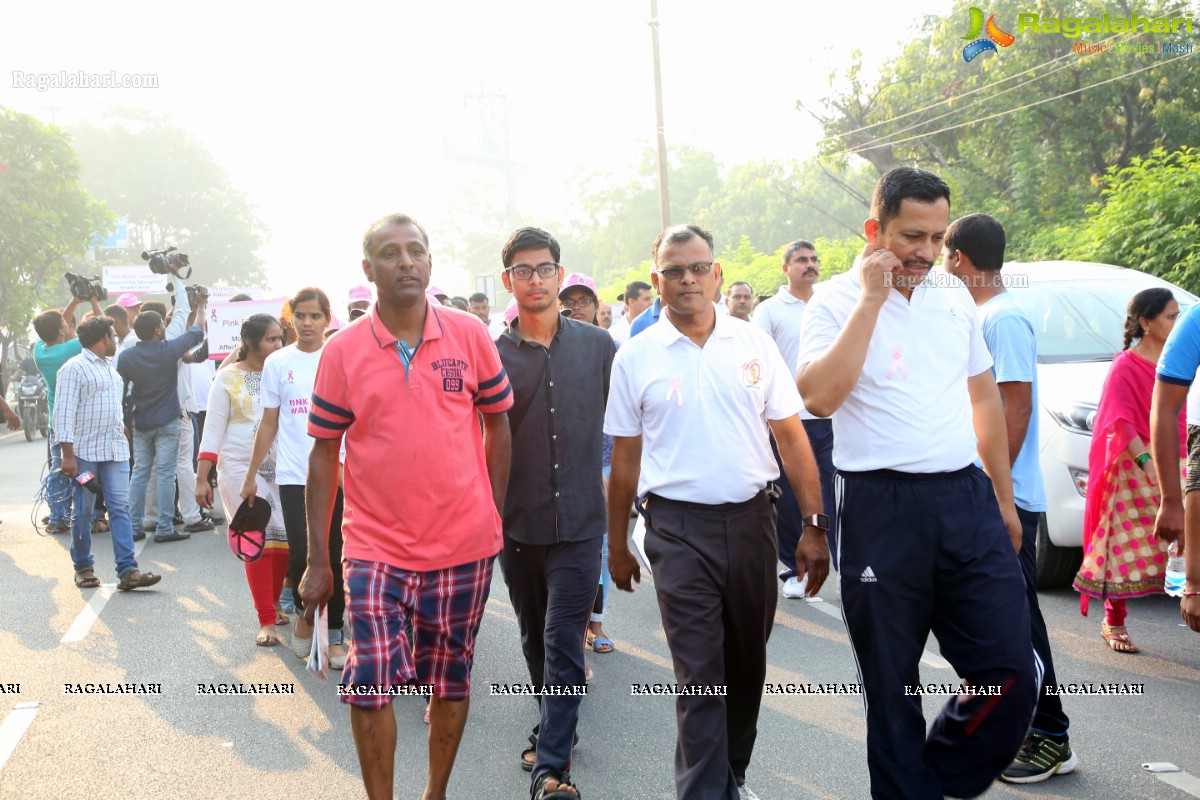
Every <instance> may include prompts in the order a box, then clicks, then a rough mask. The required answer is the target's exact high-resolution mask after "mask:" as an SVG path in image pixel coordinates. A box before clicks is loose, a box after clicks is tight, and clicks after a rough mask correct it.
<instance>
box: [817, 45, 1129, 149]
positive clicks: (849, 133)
mask: <svg viewBox="0 0 1200 800" xmlns="http://www.w3.org/2000/svg"><path fill="white" fill-rule="evenodd" d="M1124 35H1126V34H1125V33H1115V34H1113V35H1112V36H1109V37H1108V38H1107V39H1101V40H1100V41H1099V42H1097V43H1096V44H1104V43H1105V42H1108V41H1111V40H1113V39H1116V38H1118V37H1120V36H1124ZM1072 55H1074V53H1072V52H1066V53H1063V54H1062V55H1061V56H1056V57H1055V58H1052V59H1050V60H1049V61H1045V62H1043V63H1041V64H1037V65H1035V66H1032V67H1030V68H1029V69H1026V70H1023V71H1022V72H1018V73H1015V74H1013V75H1009V76H1008V77H1007V78H1001V79H1000V80H998V81H996V82H994V83H989V84H987V85H985V86H980V87H978V88H976V89H972V90H970V91H969V92H963V93H962V94H960V95H955V96H954V97H947V98H945V99H944V100H939V101H938V102H936V103H931V104H930V105H927V106H925V107H924V108H918V109H916V110H915V111H908V112H905V113H903V114H901V115H900V116H898V117H890V118H889V119H885V120H882V121H880V122H873V123H871V124H870V125H864V126H863V127H861V128H855V129H854V130H852V131H846V132H845V133H839V134H838V136H841V137H846V136H852V135H854V134H856V133H862V132H863V131H869V130H871V129H872V128H878V127H879V126H880V125H887V124H889V123H892V122H897V121H899V120H902V119H905V118H907V117H911V116H913V115H914V114H921V113H924V112H926V111H930V110H932V109H935V108H937V107H938V106H944V105H946V104H947V103H953V102H954V101H956V100H962V99H963V98H966V97H970V96H971V95H973V94H977V93H978V92H982V91H985V90H987V89H994V88H995V87H997V86H999V85H1001V84H1003V83H1008V82H1009V81H1011V80H1014V79H1016V78H1019V77H1021V76H1022V75H1028V74H1029V73H1030V72H1033V71H1034V70H1038V69H1041V68H1042V67H1047V66H1049V65H1051V64H1053V63H1054V62H1056V61H1062V60H1063V59H1065V58H1070V57H1071V56H1072ZM1005 91H1008V90H1007V89H1006V90H1005Z"/></svg>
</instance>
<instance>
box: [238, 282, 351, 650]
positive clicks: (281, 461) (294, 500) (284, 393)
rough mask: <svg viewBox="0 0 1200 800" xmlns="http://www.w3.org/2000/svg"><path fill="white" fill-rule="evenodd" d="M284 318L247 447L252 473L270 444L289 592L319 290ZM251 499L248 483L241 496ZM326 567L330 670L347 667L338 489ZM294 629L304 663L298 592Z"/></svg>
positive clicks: (295, 567)
mask: <svg viewBox="0 0 1200 800" xmlns="http://www.w3.org/2000/svg"><path fill="white" fill-rule="evenodd" d="M284 310H285V311H288V312H290V313H289V314H288V315H287V316H289V317H290V318H291V324H292V328H293V329H294V330H295V334H296V341H295V343H294V344H290V345H288V346H287V347H285V348H283V349H282V350H279V351H278V352H276V353H273V354H272V355H271V357H270V358H268V359H267V361H266V364H265V365H264V367H263V378H262V399H263V402H262V405H263V414H262V422H261V424H260V425H259V427H258V434H257V436H256V437H255V440H254V453H253V455H252V456H251V459H250V463H251V466H254V465H255V464H257V463H259V460H260V459H263V458H266V457H267V454H268V453H270V452H271V445H272V444H274V445H275V457H276V463H277V467H276V474H277V476H278V478H277V480H278V483H279V500H280V504H281V506H282V510H283V524H284V527H286V528H287V538H288V552H289V555H288V578H289V580H290V583H291V585H292V586H293V587H298V586H299V585H300V578H301V577H303V575H304V568H305V565H306V562H307V560H308V516H307V514H306V513H305V508H304V486H305V484H306V483H307V482H308V454H309V451H310V450H312V443H313V440H312V438H311V437H309V435H308V403H309V399H310V398H311V397H312V392H313V384H314V383H315V381H316V378H317V364H319V363H320V361H321V352H322V350H321V348H322V346H323V345H324V344H325V329H326V328H327V327H328V326H329V323H330V309H329V298H328V297H327V296H326V295H325V293H324V292H323V291H321V290H320V289H317V288H314V287H307V288H304V289H301V290H300V291H298V292H296V294H295V296H293V297H292V298H291V299H289V300H288V301H287V303H286V305H285V307H284ZM253 493H254V484H253V482H252V480H251V479H250V478H249V477H247V479H246V482H245V483H243V484H242V488H241V494H242V497H243V498H245V497H249V496H250V495H251V494H253ZM329 563H330V565H331V566H332V567H333V596H332V597H330V598H329V651H328V656H329V665H330V666H331V667H332V668H334V669H341V668H342V667H343V666H344V665H345V663H346V648H345V646H344V645H343V644H342V623H343V617H344V615H345V610H346V595H345V592H344V590H343V587H342V490H341V489H340V488H339V489H338V493H337V500H336V503H335V505H334V507H333V519H332V521H331V522H330V525H329ZM292 595H293V598H294V601H295V603H296V610H297V611H299V612H300V616H298V617H297V618H296V627H295V629H294V630H293V631H292V652H293V653H295V654H296V656H297V657H299V658H308V655H309V651H310V649H311V648H312V636H313V615H312V613H311V612H309V611H308V610H306V609H304V607H303V604H302V602H301V600H300V593H299V592H298V591H293V593H292Z"/></svg>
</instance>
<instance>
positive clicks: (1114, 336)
mask: <svg viewBox="0 0 1200 800" xmlns="http://www.w3.org/2000/svg"><path fill="white" fill-rule="evenodd" d="M1002 274H1003V275H1004V276H1005V279H1006V281H1007V282H1008V283H1007V285H1008V287H1009V291H1010V292H1011V293H1012V296H1013V299H1014V300H1016V302H1017V303H1018V305H1020V306H1021V308H1022V309H1023V310H1024V311H1025V313H1026V314H1027V315H1028V316H1029V320H1030V322H1032V323H1033V329H1034V331H1035V333H1036V334H1037V340H1038V401H1039V406H1040V408H1039V409H1038V415H1039V416H1038V426H1039V428H1038V433H1039V439H1040V441H1039V443H1038V450H1039V453H1040V455H1041V457H1040V461H1041V466H1042V477H1043V479H1044V480H1045V483H1046V507H1047V509H1048V510H1047V511H1046V513H1045V514H1043V515H1042V521H1041V524H1040V526H1039V527H1038V542H1037V573H1038V588H1040V589H1046V588H1051V587H1059V586H1067V585H1069V584H1070V582H1071V580H1072V579H1073V578H1074V577H1075V573H1076V572H1077V571H1078V570H1079V565H1080V562H1081V560H1082V558H1083V550H1082V545H1083V506H1084V497H1085V495H1086V493H1087V481H1088V449H1089V447H1090V446H1091V441H1092V421H1093V419H1094V417H1095V411H1096V408H1097V405H1098V404H1099V402H1100V389H1101V387H1103V385H1104V378H1105V376H1106V375H1107V374H1108V367H1109V364H1110V363H1111V362H1112V359H1113V357H1114V356H1115V355H1116V354H1117V353H1119V352H1120V351H1121V347H1122V344H1123V342H1124V325H1125V311H1126V309H1127V308H1128V306H1129V300H1130V298H1132V297H1133V296H1134V295H1135V294H1137V293H1138V292H1140V291H1142V290H1143V289H1151V288H1154V287H1158V286H1161V287H1165V288H1168V289H1170V290H1171V291H1172V292H1174V293H1175V297H1176V299H1177V301H1178V303H1179V307H1180V308H1181V309H1183V308H1186V307H1187V306H1190V305H1192V304H1193V303H1196V302H1197V300H1198V298H1196V297H1195V296H1194V295H1192V294H1191V293H1189V292H1187V291H1185V290H1183V289H1181V288H1179V287H1178V286H1175V285H1174V284H1171V283H1169V282H1167V281H1164V280H1162V279H1161V278H1157V277H1155V276H1153V275H1148V274H1146V273H1144V272H1138V271H1137V270H1133V269H1125V268H1123V267H1114V266H1109V265H1107V264H1092V263H1087V262H1082V261H1034V262H1028V263H1021V262H1010V263H1006V264H1005V265H1004V270H1003V272H1002Z"/></svg>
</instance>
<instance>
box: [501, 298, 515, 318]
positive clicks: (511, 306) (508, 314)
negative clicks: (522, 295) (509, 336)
mask: <svg viewBox="0 0 1200 800" xmlns="http://www.w3.org/2000/svg"><path fill="white" fill-rule="evenodd" d="M516 318H517V298H515V297H514V298H513V299H512V300H509V301H508V308H506V309H504V321H505V322H507V323H508V324H509V325H512V321H513V320H514V319H516Z"/></svg>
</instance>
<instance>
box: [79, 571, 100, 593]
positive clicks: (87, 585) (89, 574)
mask: <svg viewBox="0 0 1200 800" xmlns="http://www.w3.org/2000/svg"><path fill="white" fill-rule="evenodd" d="M75 585H76V586H78V587H79V588H80V589H98V588H100V579H99V578H97V577H96V571H95V570H94V569H92V568H91V567H85V568H83V569H77V570H75Z"/></svg>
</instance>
